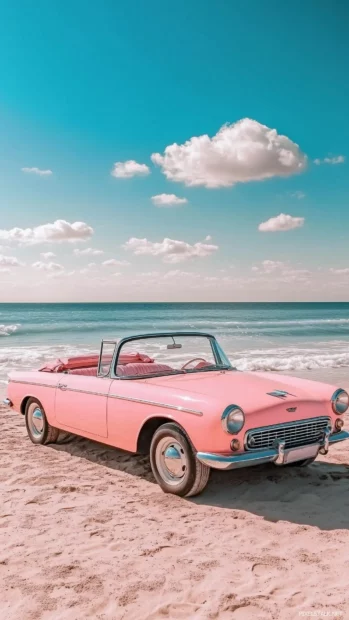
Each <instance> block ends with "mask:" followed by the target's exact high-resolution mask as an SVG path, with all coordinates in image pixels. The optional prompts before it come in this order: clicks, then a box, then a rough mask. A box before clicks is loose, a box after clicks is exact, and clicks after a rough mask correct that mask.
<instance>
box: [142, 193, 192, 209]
mask: <svg viewBox="0 0 349 620" xmlns="http://www.w3.org/2000/svg"><path fill="white" fill-rule="evenodd" d="M151 199H152V202H153V204H154V205H156V206H157V207H176V206H177V205H184V204H186V203H187V202H188V200H187V199H186V198H179V197H178V196H176V195H175V194H158V195H157V196H152V197H151Z"/></svg>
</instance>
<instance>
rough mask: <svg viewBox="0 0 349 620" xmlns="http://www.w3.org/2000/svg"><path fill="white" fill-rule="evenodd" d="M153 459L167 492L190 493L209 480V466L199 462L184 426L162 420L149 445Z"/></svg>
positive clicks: (187, 494)
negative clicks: (164, 422)
mask: <svg viewBox="0 0 349 620" xmlns="http://www.w3.org/2000/svg"><path fill="white" fill-rule="evenodd" d="M150 463H151V468H152V471H153V474H154V477H155V479H156V481H157V483H158V484H159V485H160V487H161V488H162V490H163V491H165V493H172V494H174V495H180V496H181V497H190V496H192V495H198V494H199V493H201V491H203V489H204V488H205V486H206V485H207V483H208V479H209V475H210V468H209V467H208V466H207V465H204V464H203V463H200V461H198V459H197V458H196V456H195V454H194V452H193V450H192V447H191V445H190V443H189V441H188V439H187V438H186V436H185V434H184V432H183V431H182V429H181V428H180V427H179V426H177V424H171V423H169V424H163V425H162V426H160V427H159V428H158V429H157V430H156V431H155V433H154V435H153V439H152V441H151V445H150Z"/></svg>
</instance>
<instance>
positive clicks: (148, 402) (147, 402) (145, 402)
mask: <svg viewBox="0 0 349 620" xmlns="http://www.w3.org/2000/svg"><path fill="white" fill-rule="evenodd" d="M12 382H13V383H23V384H26V385H36V386H39V387H49V388H58V389H60V386H59V384H58V385H57V386H56V385H47V384H45V383H36V382H34V381H18V380H12ZM64 392H77V393H80V394H91V395H92V396H109V398H115V399H117V400H127V401H130V402H132V403H140V404H141V405H151V406H153V407H162V408H164V409H172V410H174V411H183V413H192V414H193V415H198V416H202V415H203V413H202V411H197V410H196V409H187V408H186V407H181V406H180V405H168V404H167V403H158V402H155V401H153V400H143V399H141V398H132V397H129V396H118V395H117V394H108V392H92V391H90V390H79V389H78V388H70V387H67V388H65V387H64Z"/></svg>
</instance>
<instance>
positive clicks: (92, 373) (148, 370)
mask: <svg viewBox="0 0 349 620" xmlns="http://www.w3.org/2000/svg"><path fill="white" fill-rule="evenodd" d="M166 370H173V369H172V368H171V367H170V366H167V365H166V364H155V363H153V364H150V363H147V362H144V363H141V362H139V363H135V364H124V365H118V367H117V374H118V375H119V377H135V376H138V375H150V374H152V373H157V372H165V371H166ZM68 373H69V374H70V375H83V376H84V377H96V376H97V366H94V367H91V368H74V369H73V370H69V371H68Z"/></svg>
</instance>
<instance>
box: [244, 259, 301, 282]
mask: <svg viewBox="0 0 349 620" xmlns="http://www.w3.org/2000/svg"><path fill="white" fill-rule="evenodd" d="M252 271H254V272H256V273H257V274H259V276H269V275H271V274H272V281H273V282H286V283H290V282H308V281H309V277H310V276H311V273H310V271H309V270H308V269H299V268H298V267H293V266H292V265H290V264H289V263H284V262H282V261H274V260H264V261H262V263H261V264H260V265H255V266H254V267H252Z"/></svg>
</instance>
